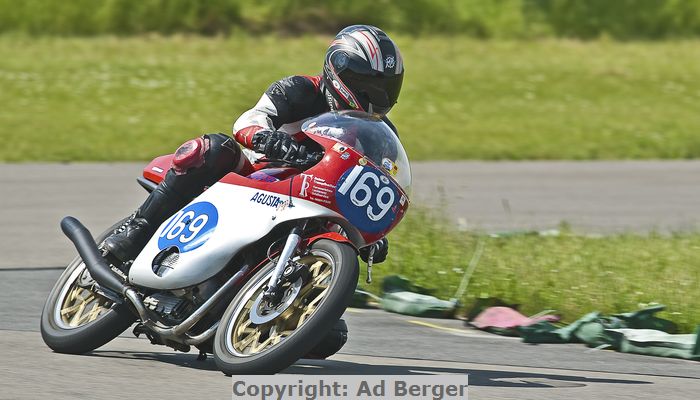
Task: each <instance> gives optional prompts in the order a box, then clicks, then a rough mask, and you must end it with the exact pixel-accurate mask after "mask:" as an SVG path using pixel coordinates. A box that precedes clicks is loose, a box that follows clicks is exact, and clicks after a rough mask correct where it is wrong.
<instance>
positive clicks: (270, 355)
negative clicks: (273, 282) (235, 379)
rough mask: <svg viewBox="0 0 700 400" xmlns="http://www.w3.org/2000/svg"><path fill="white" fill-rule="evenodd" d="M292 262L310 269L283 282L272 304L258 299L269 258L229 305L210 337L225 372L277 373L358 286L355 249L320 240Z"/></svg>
mask: <svg viewBox="0 0 700 400" xmlns="http://www.w3.org/2000/svg"><path fill="white" fill-rule="evenodd" d="M296 261H297V262H298V263H301V264H304V265H306V266H307V267H308V273H307V274H305V275H304V276H302V277H300V278H298V279H297V280H296V281H295V282H290V283H288V284H286V285H285V286H283V288H284V289H285V291H284V296H283V298H282V300H281V301H280V302H279V304H278V305H277V306H276V307H274V308H270V307H269V306H267V305H266V304H265V303H264V302H263V301H262V294H263V291H264V289H265V286H266V285H267V283H268V282H269V280H270V277H271V276H272V272H273V270H274V268H275V264H274V263H273V262H272V261H270V262H269V263H267V264H266V265H265V266H264V267H262V268H261V269H260V270H259V271H258V272H257V273H256V274H255V275H253V276H252V277H251V278H250V280H249V281H248V282H247V283H246V284H245V285H244V286H243V287H242V288H241V290H240V291H239V293H238V294H237V295H236V297H235V298H234V299H233V301H232V302H231V304H229V306H228V308H227V309H226V312H225V313H224V315H223V317H222V319H221V323H220V324H219V328H218V329H217V331H216V337H215V338H214V360H215V361H216V365H217V366H218V367H219V369H221V371H222V372H224V373H225V374H227V375H234V374H274V373H276V372H279V371H281V370H283V369H285V368H287V367H288V366H290V365H292V364H293V363H294V362H295V361H297V360H298V359H300V358H301V357H303V356H304V355H305V354H307V353H308V352H309V351H310V350H311V349H312V348H313V347H314V346H316V344H318V343H319V342H320V341H321V340H322V339H323V338H324V336H325V335H326V333H328V332H329V331H330V330H331V328H332V327H333V325H334V324H335V323H336V321H338V319H339V318H340V317H341V316H342V314H343V312H344V311H345V308H346V307H347V306H348V303H349V302H350V299H351V297H352V294H353V292H354V290H355V287H356V286H357V278H358V274H359V265H358V262H357V254H356V253H355V250H354V249H353V248H352V247H351V246H350V245H348V244H345V243H338V242H334V241H331V240H325V239H323V240H319V241H318V242H316V243H314V244H313V245H311V247H310V252H309V254H307V255H305V256H304V257H302V258H300V259H298V260H296Z"/></svg>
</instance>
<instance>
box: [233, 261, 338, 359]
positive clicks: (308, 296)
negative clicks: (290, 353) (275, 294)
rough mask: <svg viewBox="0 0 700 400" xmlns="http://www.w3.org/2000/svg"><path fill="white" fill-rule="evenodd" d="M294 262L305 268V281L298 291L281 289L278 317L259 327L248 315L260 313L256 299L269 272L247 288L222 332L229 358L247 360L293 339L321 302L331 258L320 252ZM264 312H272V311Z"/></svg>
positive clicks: (332, 267)
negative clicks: (307, 271)
mask: <svg viewBox="0 0 700 400" xmlns="http://www.w3.org/2000/svg"><path fill="white" fill-rule="evenodd" d="M296 261H297V262H298V263H301V264H304V265H307V266H309V275H308V279H307V280H306V282H302V285H301V288H300V289H295V288H294V284H287V285H288V286H289V287H283V288H284V289H285V290H286V292H285V297H284V298H283V299H282V301H281V302H280V303H281V304H282V305H283V306H284V307H278V308H279V314H278V315H277V316H275V318H274V319H271V320H269V321H268V322H265V323H262V324H259V325H258V324H255V323H253V321H252V320H251V314H253V315H255V314H260V312H261V311H260V310H256V309H255V307H260V301H259V298H260V297H261V296H262V293H263V290H264V288H265V286H266V285H267V283H268V282H269V280H270V277H271V276H272V271H270V273H268V274H264V275H263V276H261V277H259V278H256V279H255V281H254V283H253V284H252V285H251V286H249V288H248V289H247V291H246V292H245V295H244V296H243V298H242V299H241V301H240V302H239V305H238V306H237V308H236V311H235V312H234V315H233V318H231V321H233V322H232V323H231V324H229V326H228V328H227V330H226V338H227V341H226V347H227V348H228V350H229V352H231V354H234V355H236V356H238V357H249V356H253V355H256V354H259V353H262V352H265V351H268V350H270V349H272V348H273V347H275V346H277V345H278V344H279V343H281V342H282V341H283V340H284V339H286V338H288V337H289V336H291V335H293V334H294V333H295V332H296V331H297V330H298V329H299V328H300V327H301V326H302V325H303V324H304V323H305V322H306V321H308V319H309V317H310V316H311V315H313V314H314V312H316V310H317V309H318V306H319V305H320V304H321V303H322V302H323V299H324V298H325V297H326V294H327V293H328V289H329V287H330V283H331V281H332V279H333V273H334V270H335V265H334V263H333V259H332V257H331V255H330V254H328V253H326V252H325V251H322V250H314V251H312V254H311V255H308V256H305V257H302V258H300V259H299V260H296ZM289 297H293V298H289ZM266 311H267V312H268V313H269V312H270V311H272V312H275V310H274V309H273V310H266ZM253 319H255V318H253Z"/></svg>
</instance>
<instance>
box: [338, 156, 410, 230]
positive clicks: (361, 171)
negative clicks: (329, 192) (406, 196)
mask: <svg viewBox="0 0 700 400" xmlns="http://www.w3.org/2000/svg"><path fill="white" fill-rule="evenodd" d="M399 198H400V195H399V192H398V190H397V189H396V186H395V185H394V183H393V182H392V181H391V180H389V179H387V177H386V176H385V175H384V173H382V172H381V171H380V170H378V169H376V168H374V167H372V166H369V165H366V166H361V165H356V166H355V167H353V168H350V169H349V170H347V171H345V173H344V174H343V176H341V177H340V180H339V181H338V184H337V186H336V192H335V201H336V204H337V205H338V208H339V209H340V211H341V212H342V213H343V215H344V216H345V218H347V219H348V221H350V222H351V223H352V224H353V225H355V226H356V227H357V228H358V229H360V230H361V231H364V232H368V233H379V232H382V231H384V230H386V229H387V228H388V227H389V226H391V223H392V222H393V221H394V219H395V218H396V211H397V209H398V208H397V204H398V202H399Z"/></svg>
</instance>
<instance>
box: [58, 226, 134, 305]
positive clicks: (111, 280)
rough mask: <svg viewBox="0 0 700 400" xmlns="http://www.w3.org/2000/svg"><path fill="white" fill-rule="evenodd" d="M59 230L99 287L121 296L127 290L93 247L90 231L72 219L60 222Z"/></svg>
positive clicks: (94, 246) (95, 246) (93, 241)
mask: <svg viewBox="0 0 700 400" xmlns="http://www.w3.org/2000/svg"><path fill="white" fill-rule="evenodd" d="M61 230H63V233H64V234H65V235H66V236H67V237H68V239H70V241H71V242H73V244H74V245H75V248H76V249H77V250H78V254H80V258H82V259H83V262H84V263H85V266H86V267H87V269H88V271H90V276H92V279H94V280H95V281H96V282H97V283H99V284H100V285H101V286H103V287H105V288H107V289H109V290H111V291H113V292H116V293H121V294H122V295H123V294H124V293H125V292H126V290H127V289H129V287H128V286H126V285H125V284H124V282H122V280H121V278H120V277H119V276H118V275H117V274H116V273H115V272H114V271H112V269H111V268H110V267H109V265H108V264H107V262H106V261H105V259H104V258H103V257H102V255H101V254H100V251H99V250H98V249H97V245H95V239H93V237H92V235H91V234H90V231H88V230H87V228H85V226H83V224H81V223H80V221H78V220H77V219H75V218H73V217H65V218H63V220H61Z"/></svg>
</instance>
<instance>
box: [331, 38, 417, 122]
mask: <svg viewBox="0 0 700 400" xmlns="http://www.w3.org/2000/svg"><path fill="white" fill-rule="evenodd" d="M403 70H404V67H403V58H402V57H401V53H400V52H399V48H398V47H397V46H396V44H395V43H394V41H393V40H391V39H390V38H389V36H387V34H386V33H384V32H383V31H382V30H381V29H379V28H376V27H374V26H370V25H353V26H349V27H347V28H345V29H343V30H342V31H340V32H339V33H338V34H337V35H336V37H335V39H334V40H333V42H331V45H330V47H328V51H326V59H325V62H324V64H323V83H324V90H325V95H326V100H327V101H328V105H329V106H330V107H331V109H333V110H362V111H366V112H369V113H374V114H381V115H384V114H386V113H387V112H389V110H390V109H391V107H393V105H394V104H396V100H397V99H398V97H399V93H400V92H401V83H402V81H403Z"/></svg>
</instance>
